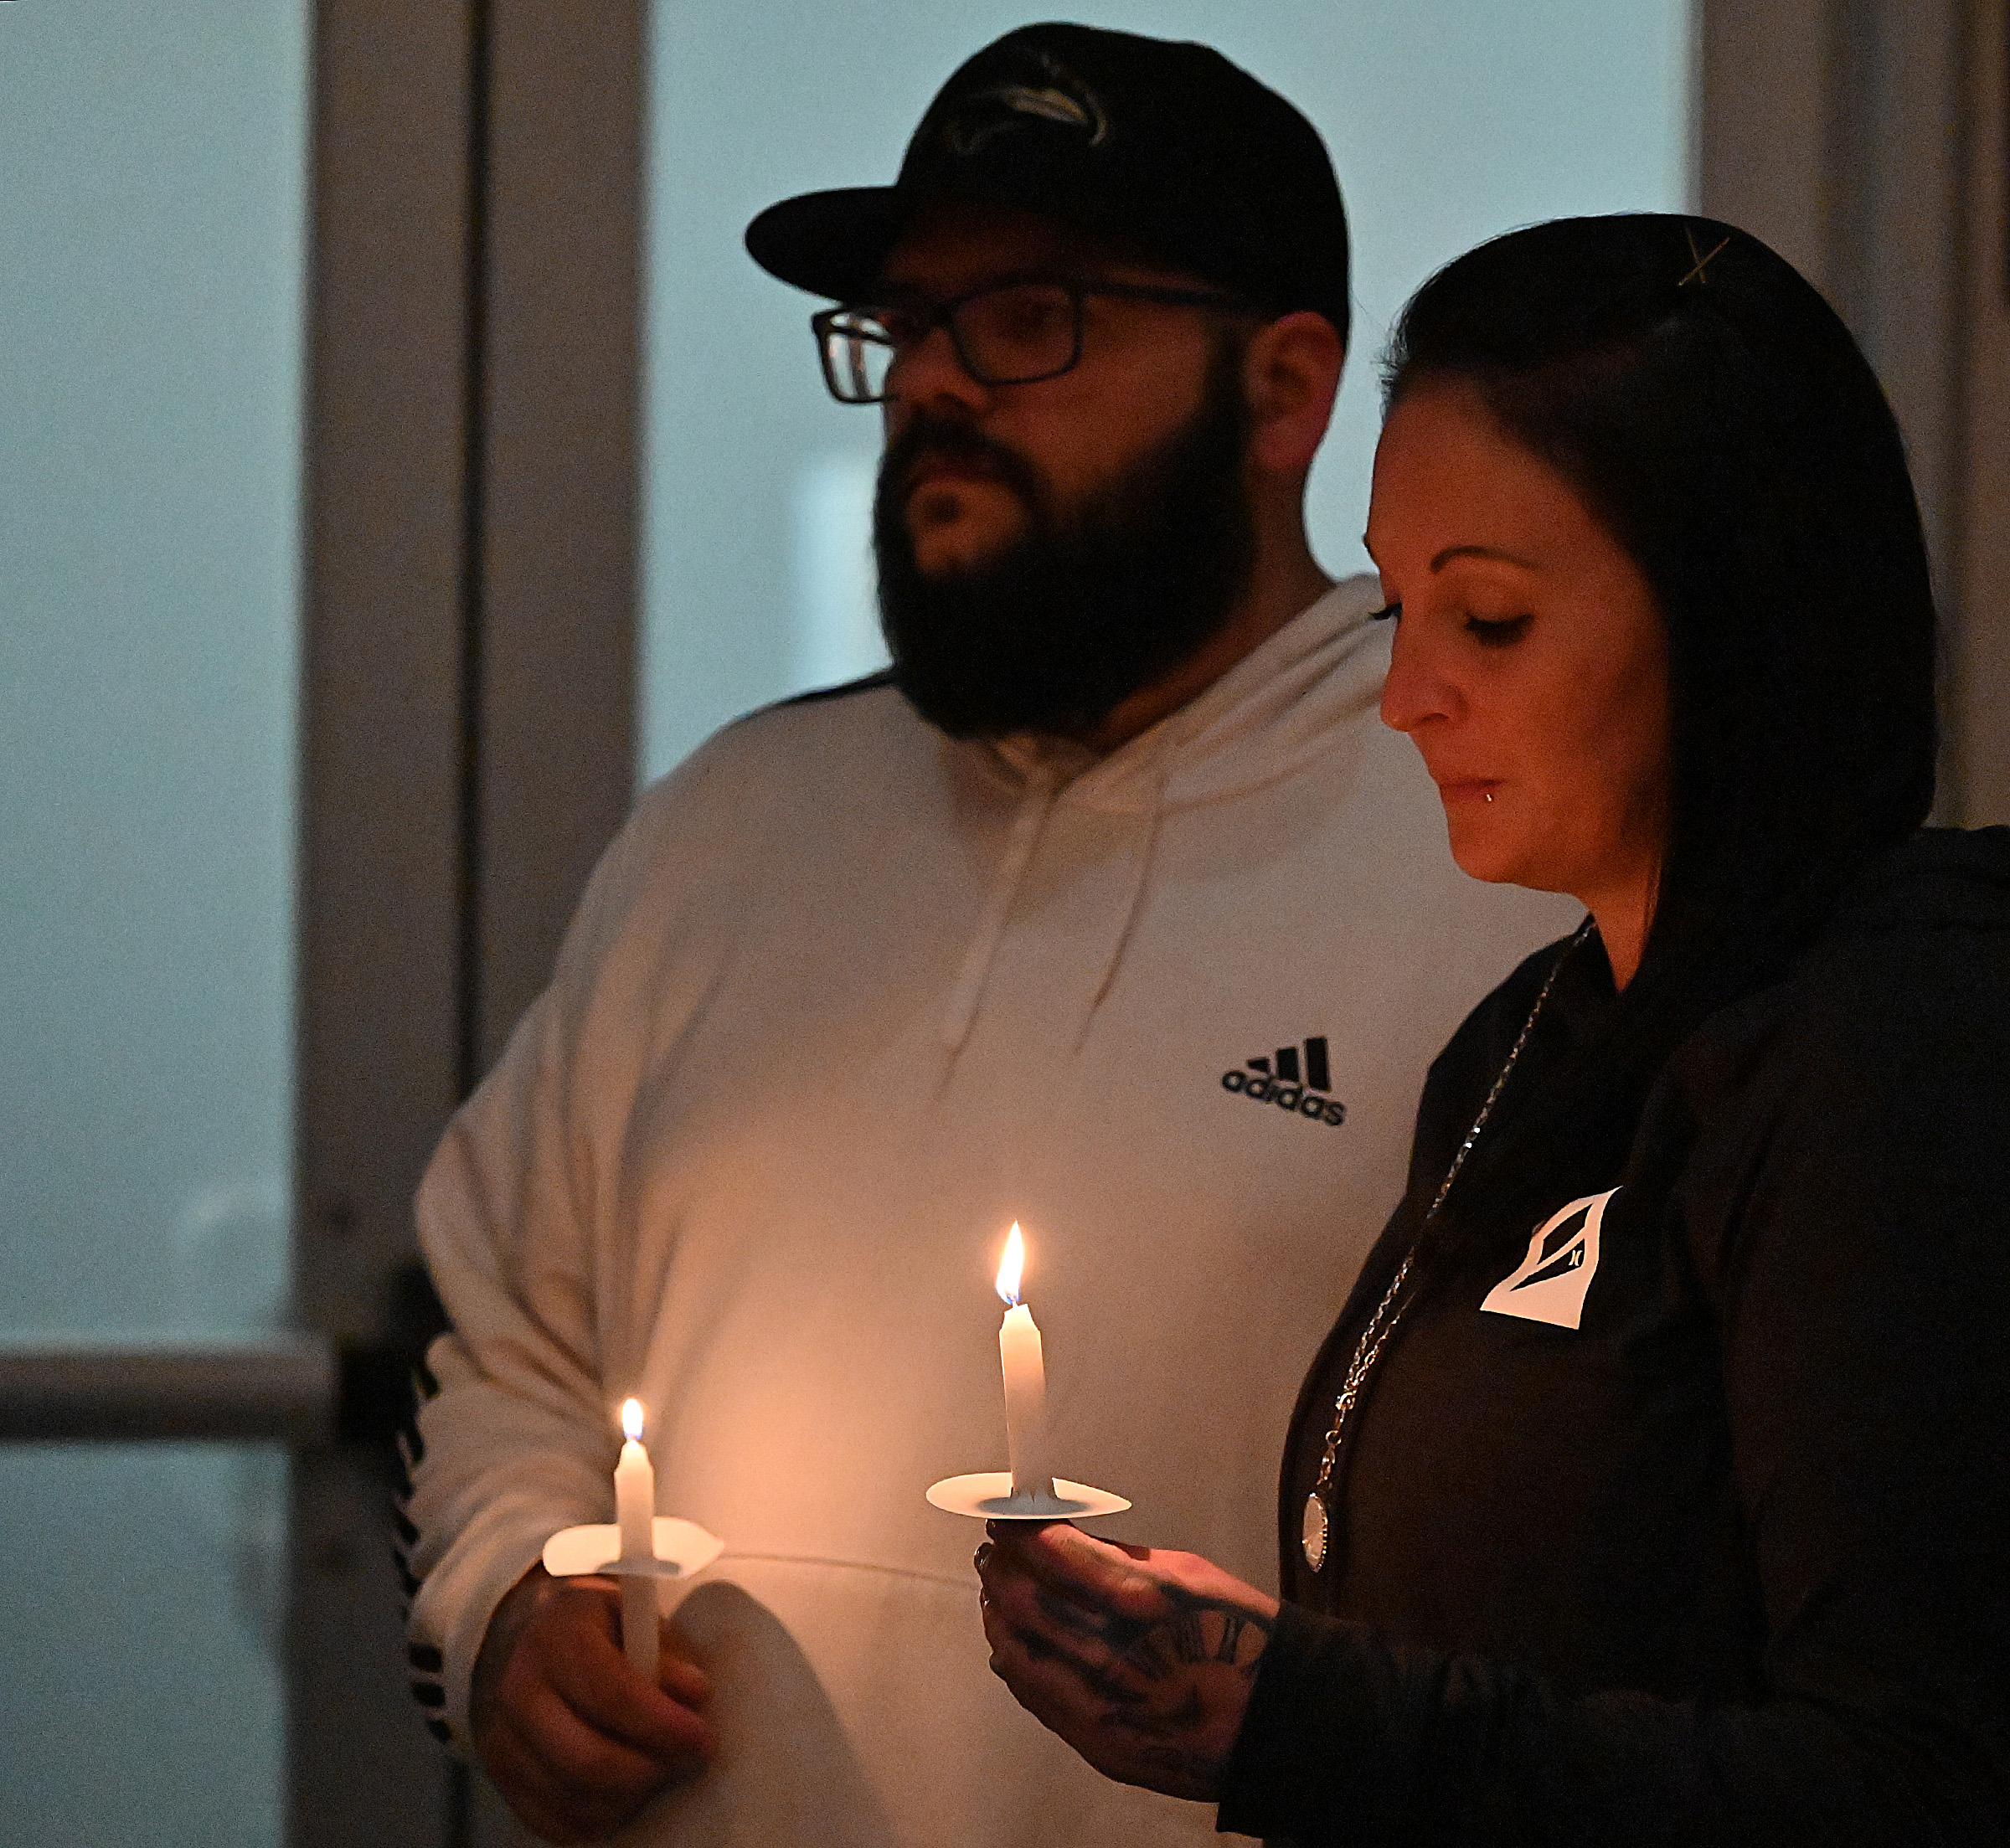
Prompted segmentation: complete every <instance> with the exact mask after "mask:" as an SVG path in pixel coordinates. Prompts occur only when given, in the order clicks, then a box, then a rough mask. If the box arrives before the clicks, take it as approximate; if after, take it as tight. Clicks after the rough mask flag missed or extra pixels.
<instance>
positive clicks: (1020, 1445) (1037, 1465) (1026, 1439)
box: [997, 1219, 1054, 1500]
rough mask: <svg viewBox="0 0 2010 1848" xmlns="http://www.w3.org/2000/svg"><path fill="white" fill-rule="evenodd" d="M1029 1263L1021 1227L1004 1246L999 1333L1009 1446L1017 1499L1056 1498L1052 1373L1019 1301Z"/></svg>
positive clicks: (1029, 1317)
mask: <svg viewBox="0 0 2010 1848" xmlns="http://www.w3.org/2000/svg"><path fill="white" fill-rule="evenodd" d="M1025 1261H1026V1245H1025V1240H1024V1239H1023V1238H1022V1237H1021V1236H1020V1233H1019V1226H1018V1221H1017V1220H1016V1219H1015V1220H1014V1221H1013V1226H1012V1232H1011V1233H1010V1235H1009V1236H1008V1238H1006V1241H1005V1258H1004V1261H1003V1262H1002V1264H1000V1265H999V1266H998V1282H997V1290H998V1295H1000V1296H1002V1297H1003V1298H1004V1300H1005V1304H1006V1309H1005V1320H1004V1321H1003V1322H1002V1323H1001V1324H1000V1325H999V1327H998V1362H999V1365H1000V1366H1001V1367H1002V1369H1003V1370H1004V1374H1005V1440H1006V1444H1007V1446H1008V1450H1009V1453H1010V1455H1011V1459H1012V1492H1013V1495H1014V1496H1041V1495H1044V1496H1046V1497H1048V1498H1049V1500H1051V1499H1052V1498H1053V1495H1054V1477H1053V1475H1052V1473H1051V1471H1050V1470H1049V1468H1048V1464H1047V1369H1046V1365H1045V1362H1044V1360H1043V1358H1042V1356H1041V1353H1040V1331H1039V1330H1038V1327H1037V1326H1034V1323H1033V1311H1032V1310H1030V1309H1028V1307H1027V1306H1026V1305H1025V1304H1023V1302H1021V1301H1020V1300H1019V1278H1020V1274H1021V1272H1022V1270H1023V1267H1024V1264H1025Z"/></svg>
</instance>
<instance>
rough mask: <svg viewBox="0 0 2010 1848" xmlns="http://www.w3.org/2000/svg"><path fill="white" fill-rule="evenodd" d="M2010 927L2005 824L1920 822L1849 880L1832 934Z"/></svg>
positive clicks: (2009, 838)
mask: <svg viewBox="0 0 2010 1848" xmlns="http://www.w3.org/2000/svg"><path fill="white" fill-rule="evenodd" d="M1935 928H1943V929H1945V928H1961V929H1980V930H2005V929H2010V827H1993V828H1974V829H1962V828H1925V829H1922V830H1921V831H1920V832H1919V833H1918V834H1915V835H1914V836H1912V838H1911V839H1910V840H1909V841H1907V842H1904V843H1903V844H1902V845H1901V846H1899V847H1895V848H1894V849H1893V850H1892V851H1891V852H1889V853H1887V854H1885V855H1884V856H1883V857H1881V858H1879V860H1877V861H1875V862H1873V864H1872V865H1871V866H1870V867H1868V868H1867V869H1866V870H1865V871H1864V872H1863V873H1862V874H1861V875H1860V876H1859V877H1858V879H1857V881H1856V882H1855V883H1854V884H1853V885H1852V886H1851V888H1850V889H1849V891H1848V893H1846V894H1845V896H1844V898H1843V900H1842V905H1841V906H1840V907H1839V908H1838V909H1837V913H1836V917H1835V921H1834V923H1833V924H1832V925H1831V927H1830V932H1829V934H1831V935H1832V936H1836V937H1845V936H1858V935H1864V934H1869V933H1872V932H1875V931H1885V930H1895V929H1906V930H1918V929H1935Z"/></svg>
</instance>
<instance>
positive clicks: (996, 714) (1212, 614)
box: [873, 342, 1256, 739]
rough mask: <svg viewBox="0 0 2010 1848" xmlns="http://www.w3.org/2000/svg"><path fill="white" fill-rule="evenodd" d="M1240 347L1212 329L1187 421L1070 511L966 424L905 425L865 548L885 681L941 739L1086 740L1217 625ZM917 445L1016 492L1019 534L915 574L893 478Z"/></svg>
mask: <svg viewBox="0 0 2010 1848" xmlns="http://www.w3.org/2000/svg"><path fill="white" fill-rule="evenodd" d="M1240 360H1241V356H1240V353H1239V348H1238V347H1236V345H1235V344H1234V343H1233V342H1223V344H1222V347H1220V348H1219V349H1218V350H1217V352H1216V353H1215V355H1214V362H1213V363H1212V364H1211V365H1210V367H1209V373H1208V378H1207V384H1206V389H1205V392H1204V394H1203V399H1202V402H1201V404H1200V407H1199V409H1198V410H1196V411H1195V412H1194V414H1193V416H1192V417H1191V418H1190V419H1189V420H1188V421H1187V423H1186V424H1185V425H1183V426H1182V427H1181V428H1180V429H1179V430H1177V431H1175V432H1174V433H1173V434H1172V436H1170V437H1168V438H1167V439H1166V440H1164V441H1162V442H1161V443H1160V444H1158V445H1157V446H1156V447H1154V448H1153V449H1152V450H1151V451H1150V452H1149V453H1147V455H1145V456H1142V457H1141V458H1140V459H1139V460H1138V461H1136V462H1135V463H1133V464H1132V465H1131V466H1130V467H1129V468H1127V469H1126V471H1124V472H1123V474H1122V475H1121V476H1119V477H1118V478H1117V479H1116V481H1112V482H1111V483H1110V484H1109V485H1108V486H1105V487H1103V488H1100V489H1099V490H1098V491H1097V492H1095V494H1093V495H1092V496H1090V497H1088V498H1087V499H1085V500H1084V501H1083V502H1081V503H1080V504H1079V505H1077V506H1075V507H1071V508H1067V509H1057V508H1056V507H1054V504H1053V497H1052V496H1051V494H1050V493H1049V491H1048V489H1047V486H1046V483H1045V481H1044V480H1043V479H1042V478H1041V476H1039V474H1038V471H1035V470H1034V469H1033V466H1031V465H1030V464H1028V462H1027V461H1025V460H1024V459H1023V457H1021V456H1018V455H1017V454H1016V453H1015V452H1013V451H1012V450H1008V449H1005V448H1004V447H1002V445H998V444H997V443H995V442H993V441H992V440H991V439H990V438H988V437H985V436H982V435H978V434H977V432H976V431H974V430H971V429H970V428H969V427H968V426H967V425H961V424H957V423H953V422H949V421H946V420H941V419H936V418H930V417H929V416H927V415H926V414H918V415H917V416H916V417H915V420H914V421H913V422H912V423H910V425H908V426H907V428H906V429H905V430H902V431H901V433H900V435H899V438H898V439H897V440H895V441H894V443H893V444H891V445H889V448H888V450H887V452H886V456H885V459H884V461H882V462H881V464H880V467H879V492H878V493H877V495H876V497H875V498H874V507H873V550H874V556H875V558H876V559H878V561H879V625H880V628H881V630H882V631H883V632H884V635H885V636H886V645H887V647H888V650H889V651H890V652H891V654H892V656H893V658H894V670H893V671H894V683H895V684H896V685H897V686H898V687H899V688H900V690H901V691H902V692H904V693H905V694H906V695H907V697H908V698H909V700H910V702H911V703H913V705H914V707H915V710H916V711H918V712H919V713H920V714H921V716H922V717H923V718H926V719H928V720H930V722H931V723H934V724H935V725H938V726H940V727H941V728H942V729H943V730H944V731H946V732H947V733H948V734H950V736H951V737H952V738H997V737H1001V736H1002V735H1004V734H1007V733H1010V732H1040V733H1044V734H1049V735H1050V736H1054V737H1061V738H1074V739H1087V738H1089V737H1090V736H1092V735H1093V734H1095V731H1096V730H1097V729H1098V728H1100V726H1101V724H1102V723H1103V721H1104V720H1105V719H1106V718H1108V717H1109V716H1110V714H1111V713H1112V712H1114V711H1115V710H1116V708H1117V707H1119V706H1120V705H1121V704H1122V703H1123V702H1124V701H1125V700H1126V699H1128V698H1130V697H1131V694H1133V693H1135V692H1139V691H1140V690H1141V689H1142V688H1144V687H1149V686H1151V685H1152V684H1153V683H1154V682H1157V681H1158V680H1161V679H1162V678H1163V677H1165V676H1166V675H1167V674H1169V673H1171V672H1173V671H1174V670H1175V669H1177V668H1178V667H1182V666H1183V665H1184V664H1185V663H1186V662H1187V661H1189V660H1190V659H1192V657H1193V656H1194V655H1195V654H1196V653H1197V652H1198V651H1199V650H1200V648H1201V646H1203V644H1204V643H1206V642H1207V641H1209V640H1210V639H1211V638H1212V637H1213V636H1215V635H1216V634H1218V633H1219V631H1220V630H1221V629H1222V627H1223V626H1224V624H1225V623H1226V622H1227V621H1228V619H1229V612H1230V610H1232V609H1233V607H1234V605H1235V603H1236V601H1237V600H1239V598H1240V596H1241V595H1242V594H1243V592H1244V591H1245V589H1247V587H1248V584H1249V579H1250V570H1251V569H1252V567H1253V565H1254V563H1255V552H1256V535H1255V521H1254V518H1253V517H1252V516H1251V513H1250V505H1249V495H1248V490H1247V488H1246V487H1245V483H1244V478H1243V459H1244V454H1245V448H1246V445H1247V439H1248V432H1249V414H1248V409H1247V406H1246V404H1245V400H1244V398H1243V391H1242V368H1241V363H1240ZM928 452H935V453H940V454H943V455H946V456H951V457H954V458H956V459H958V460H961V461H977V462H980V463H982V465H983V466H985V467H986V468H987V469H988V470H989V471H991V472H992V474H993V475H994V476H996V477H997V479H998V480H999V481H1002V482H1003V483H1004V485H1005V486H1007V487H1008V488H1009V489H1011V490H1012V491H1013V492H1014V493H1016V494H1017V495H1018V498H1019V501H1020V502H1021V504H1022V505H1023V507H1024V508H1025V510H1026V515H1027V522H1028V523H1027V528H1026V531H1025V533H1023V535H1022V536H1021V537H1020V538H1018V539H1015V540H1014V541H1013V542H1012V543H1010V544H1009V545H1008V546H1007V547H1006V548H1004V549H1003V550H1002V551H1001V552H999V553H997V555H996V556H995V557H993V558H990V559H986V560H984V561H983V562H982V563H981V564H976V565H972V566H971V567H969V568H967V569H961V570H955V571H948V572H944V573H941V574H938V575H936V576H933V577H930V576H926V575H924V574H923V573H922V572H921V571H920V569H919V568H918V567H917V566H916V565H915V552H914V545H913V542H912V540H911V539H910V537H909V533H908V529H907V520H906V515H905V500H906V494H905V482H906V480H907V476H908V473H909V471H910V469H912V468H913V466H915V462H916V461H918V460H919V459H920V456H922V455H923V454H925V453H928Z"/></svg>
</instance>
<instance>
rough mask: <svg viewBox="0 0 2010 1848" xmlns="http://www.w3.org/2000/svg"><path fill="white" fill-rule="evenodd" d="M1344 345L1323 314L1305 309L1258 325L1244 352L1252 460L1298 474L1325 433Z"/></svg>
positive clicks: (1282, 472) (1280, 471)
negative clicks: (1263, 324) (1260, 325)
mask: <svg viewBox="0 0 2010 1848" xmlns="http://www.w3.org/2000/svg"><path fill="white" fill-rule="evenodd" d="M1346 358H1347V348H1346V346H1345V344H1344V343H1343V342H1342V340H1341V338H1340V332H1339V330H1338V329H1337V327H1334V326H1333V324H1332V322H1330V321H1328V320H1327V318H1326V317H1325V316H1324V315H1322V314H1314V313H1312V311H1311V310H1310V309H1303V310H1301V311H1299V312H1297V313H1296V314H1287V315H1281V316H1280V317H1278V318H1277V319H1276V320H1275V321H1272V322H1267V323H1266V324H1265V326H1264V327H1260V328H1259V329H1258V330H1257V332H1256V333H1255V335H1254V336H1253V337H1251V339H1250V344H1249V347H1248V349H1247V350H1246V351H1245V353H1244V355H1243V370H1242V378H1243V390H1244V392H1245V394H1246V395H1247V399H1248V402H1249V406H1250V461H1252V462H1253V463H1254V464H1255V466H1257V467H1258V468H1260V469H1263V470H1265V471H1268V472H1270V473H1272V474H1277V475H1302V474H1303V473H1304V472H1305V471H1306V470H1307V469H1309V468H1310V467H1311V466H1312V457H1313V456H1314V455H1316V454H1317V451H1318V448H1319V445H1320V442H1321V441H1322V439H1323V438H1324V437H1325V435H1326V426H1327V424H1328V423H1329V422H1330V421H1331V420H1332V414H1333V398H1334V395H1335V394H1337V392H1338V391H1339V389H1340V368H1341V365H1342V363H1343V362H1344V361H1345V359H1346Z"/></svg>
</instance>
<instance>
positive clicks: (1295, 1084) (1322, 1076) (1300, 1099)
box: [1221, 1033, 1347, 1130]
mask: <svg viewBox="0 0 2010 1848" xmlns="http://www.w3.org/2000/svg"><path fill="white" fill-rule="evenodd" d="M1245 1063H1247V1065H1248V1070H1246V1071H1242V1072H1224V1073H1222V1074H1221V1088H1222V1089H1223V1090H1224V1091H1234V1092H1236V1093H1238V1094H1239V1095H1241V1096H1243V1097H1246V1098H1250V1099H1253V1100H1254V1101H1255V1102H1256V1103H1258V1104H1276V1106H1277V1108H1278V1109H1281V1110H1291V1111H1293V1112H1295V1113H1296V1114H1297V1115H1299V1116H1302V1117H1306V1118H1308V1119H1309V1120H1311V1121H1312V1122H1314V1123H1326V1124H1330V1125H1332V1127H1333V1128H1334V1129H1336V1130H1337V1129H1338V1128H1339V1127H1340V1125H1342V1124H1343V1123H1344V1122H1346V1121H1347V1106H1346V1105H1345V1104H1343V1103H1341V1102H1340V1101H1339V1099H1337V1098H1332V1097H1327V1096H1326V1095H1325V1093H1326V1092H1327V1091H1330V1090H1331V1089H1332V1084H1333V1074H1332V1066H1331V1064H1330V1063H1328V1061H1327V1056H1326V1036H1325V1035H1324V1034H1323V1033H1319V1034H1315V1035H1314V1036H1313V1037H1312V1038H1311V1039H1308V1040H1307V1041H1306V1042H1305V1048H1304V1057H1303V1058H1302V1059H1301V1058H1300V1057H1299V1048H1297V1047H1296V1046H1280V1047H1279V1048H1277V1050H1276V1053H1275V1054H1274V1055H1272V1056H1271V1057H1269V1058H1265V1057H1263V1056H1261V1055H1259V1056H1258V1057H1257V1058H1253V1059H1250V1060H1248V1061H1246V1062H1245Z"/></svg>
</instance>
